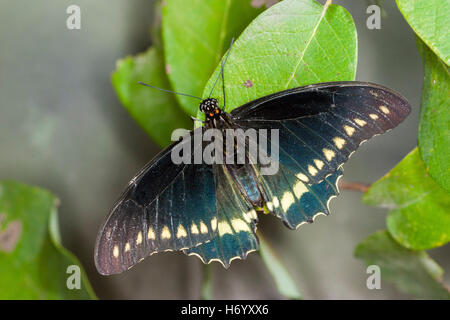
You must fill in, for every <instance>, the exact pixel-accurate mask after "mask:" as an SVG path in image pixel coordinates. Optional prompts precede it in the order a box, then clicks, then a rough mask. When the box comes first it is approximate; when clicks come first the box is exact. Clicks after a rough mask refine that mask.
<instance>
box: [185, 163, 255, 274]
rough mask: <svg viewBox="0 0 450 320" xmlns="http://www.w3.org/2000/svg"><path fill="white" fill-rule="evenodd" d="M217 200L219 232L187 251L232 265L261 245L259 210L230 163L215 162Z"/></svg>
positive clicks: (202, 258)
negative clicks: (240, 185) (235, 177)
mask: <svg viewBox="0 0 450 320" xmlns="http://www.w3.org/2000/svg"><path fill="white" fill-rule="evenodd" d="M214 176H215V181H216V186H217V187H216V199H217V200H216V203H217V222H216V221H215V222H214V223H217V234H216V236H215V237H214V238H213V239H212V240H211V241H209V242H207V243H204V244H201V245H198V246H196V247H193V248H190V249H185V250H184V253H186V254H187V255H196V256H198V257H199V258H200V259H201V260H202V261H203V262H204V263H210V262H211V261H218V262H220V263H221V264H222V265H223V266H224V267H225V268H228V267H229V265H230V263H231V261H232V260H234V259H237V258H240V259H245V258H246V257H247V254H248V253H249V252H252V251H255V250H257V249H258V239H257V238H256V235H255V231H256V222H257V216H256V211H255V210H254V209H253V207H252V205H251V204H250V203H249V201H248V200H247V199H246V198H245V197H244V196H243V195H242V194H241V192H240V191H239V189H238V188H237V187H236V185H235V182H234V181H233V179H232V178H231V176H230V174H229V173H228V171H227V168H226V166H222V165H214Z"/></svg>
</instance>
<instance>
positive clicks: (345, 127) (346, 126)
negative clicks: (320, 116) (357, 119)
mask: <svg viewBox="0 0 450 320" xmlns="http://www.w3.org/2000/svg"><path fill="white" fill-rule="evenodd" d="M344 130H345V132H346V133H347V134H348V135H349V136H350V137H351V136H352V135H353V133H355V128H353V127H350V126H348V125H345V126H344Z"/></svg>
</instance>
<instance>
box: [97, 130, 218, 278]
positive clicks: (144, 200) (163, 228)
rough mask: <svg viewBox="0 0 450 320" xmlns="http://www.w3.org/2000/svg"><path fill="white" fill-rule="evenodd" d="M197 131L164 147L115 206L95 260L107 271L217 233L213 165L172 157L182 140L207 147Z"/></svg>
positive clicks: (99, 241)
mask: <svg viewBox="0 0 450 320" xmlns="http://www.w3.org/2000/svg"><path fill="white" fill-rule="evenodd" d="M196 130H203V128H199V129H196ZM192 136H193V134H192V132H191V133H190V137H191V139H183V140H182V141H180V142H177V143H174V144H172V145H171V146H170V147H168V148H167V149H165V150H164V151H162V152H161V154H160V155H158V156H157V157H156V158H155V159H154V160H152V161H151V162H150V163H149V164H148V165H147V166H146V167H145V168H144V169H142V171H141V172H140V173H139V174H138V175H137V176H136V177H135V178H133V179H132V180H131V182H130V184H129V186H128V188H127V189H126V190H125V192H124V193H123V195H122V196H121V198H120V199H119V200H118V201H117V203H116V204H115V205H114V207H113V209H112V210H111V212H110V214H109V216H108V217H107V219H106V221H105V223H104V225H103V226H102V228H101V230H100V232H99V234H98V237H97V243H96V248H95V264H96V266H97V270H98V271H99V272H100V273H101V274H104V275H109V274H116V273H121V272H123V271H125V270H127V269H129V268H130V267H132V266H133V265H135V264H136V263H138V262H139V261H141V260H142V259H144V258H145V257H146V256H148V255H151V254H153V253H156V252H161V251H167V250H181V249H185V248H190V247H194V246H196V245H199V244H201V243H204V242H207V241H209V240H211V239H212V238H213V237H214V236H215V234H216V224H215V221H217V217H216V198H215V186H214V174H213V171H212V166H211V165H207V164H204V163H202V164H194V163H193V161H192V160H193V159H191V164H184V163H181V164H175V163H174V162H173V161H172V158H171V151H172V150H173V148H175V147H176V146H178V147H180V144H182V143H191V148H192V149H191V150H192V151H194V150H198V148H202V145H201V143H199V145H195V144H194V139H192ZM194 153H195V152H192V154H191V156H192V157H193V155H194Z"/></svg>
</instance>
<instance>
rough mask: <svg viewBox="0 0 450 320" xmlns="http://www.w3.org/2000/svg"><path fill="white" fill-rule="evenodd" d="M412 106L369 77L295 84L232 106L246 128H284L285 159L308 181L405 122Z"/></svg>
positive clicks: (282, 157) (282, 149)
mask: <svg viewBox="0 0 450 320" xmlns="http://www.w3.org/2000/svg"><path fill="white" fill-rule="evenodd" d="M410 111H411V107H410V105H409V103H408V102H407V101H406V99H405V98H403V97H402V96H401V95H399V94H398V93H396V92H394V91H392V90H390V89H388V88H385V87H382V86H379V85H376V84H370V83H364V82H334V83H333V82H331V83H319V84H315V85H310V86H305V87H300V88H295V89H290V90H286V91H283V92H279V93H276V94H273V95H270V96H267V97H263V98H261V99H258V100H255V101H253V102H250V103H248V104H246V105H243V106H242V107H239V108H237V109H235V110H233V111H232V112H231V115H232V117H233V120H234V122H235V123H236V124H237V125H238V126H240V127H241V128H243V129H249V128H254V129H275V130H278V132H279V154H280V163H282V164H284V165H286V166H288V167H289V168H290V169H291V170H292V171H293V172H295V174H296V175H298V176H299V177H300V179H301V180H303V181H304V182H306V183H308V184H311V185H313V184H316V183H319V182H321V181H322V180H323V179H324V178H325V177H327V176H328V175H330V174H332V173H334V172H335V171H336V170H337V169H338V168H339V167H340V166H341V165H342V164H343V163H344V162H345V161H347V159H348V158H349V157H350V155H351V154H352V153H353V152H354V151H355V150H356V149H357V148H358V147H359V145H360V144H361V143H362V142H364V141H366V140H367V139H369V138H371V137H373V136H374V135H377V134H381V133H384V132H386V131H388V130H390V129H392V128H394V127H396V126H397V125H398V124H399V123H400V122H402V121H403V120H404V119H405V118H406V117H407V116H408V114H409V112H410Z"/></svg>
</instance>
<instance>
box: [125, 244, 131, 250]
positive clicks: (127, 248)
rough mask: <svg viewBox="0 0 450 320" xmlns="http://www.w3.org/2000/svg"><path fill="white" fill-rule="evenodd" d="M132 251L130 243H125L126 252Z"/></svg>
mask: <svg viewBox="0 0 450 320" xmlns="http://www.w3.org/2000/svg"><path fill="white" fill-rule="evenodd" d="M130 249H131V247H130V243H129V242H127V243H125V252H128V251H130Z"/></svg>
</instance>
